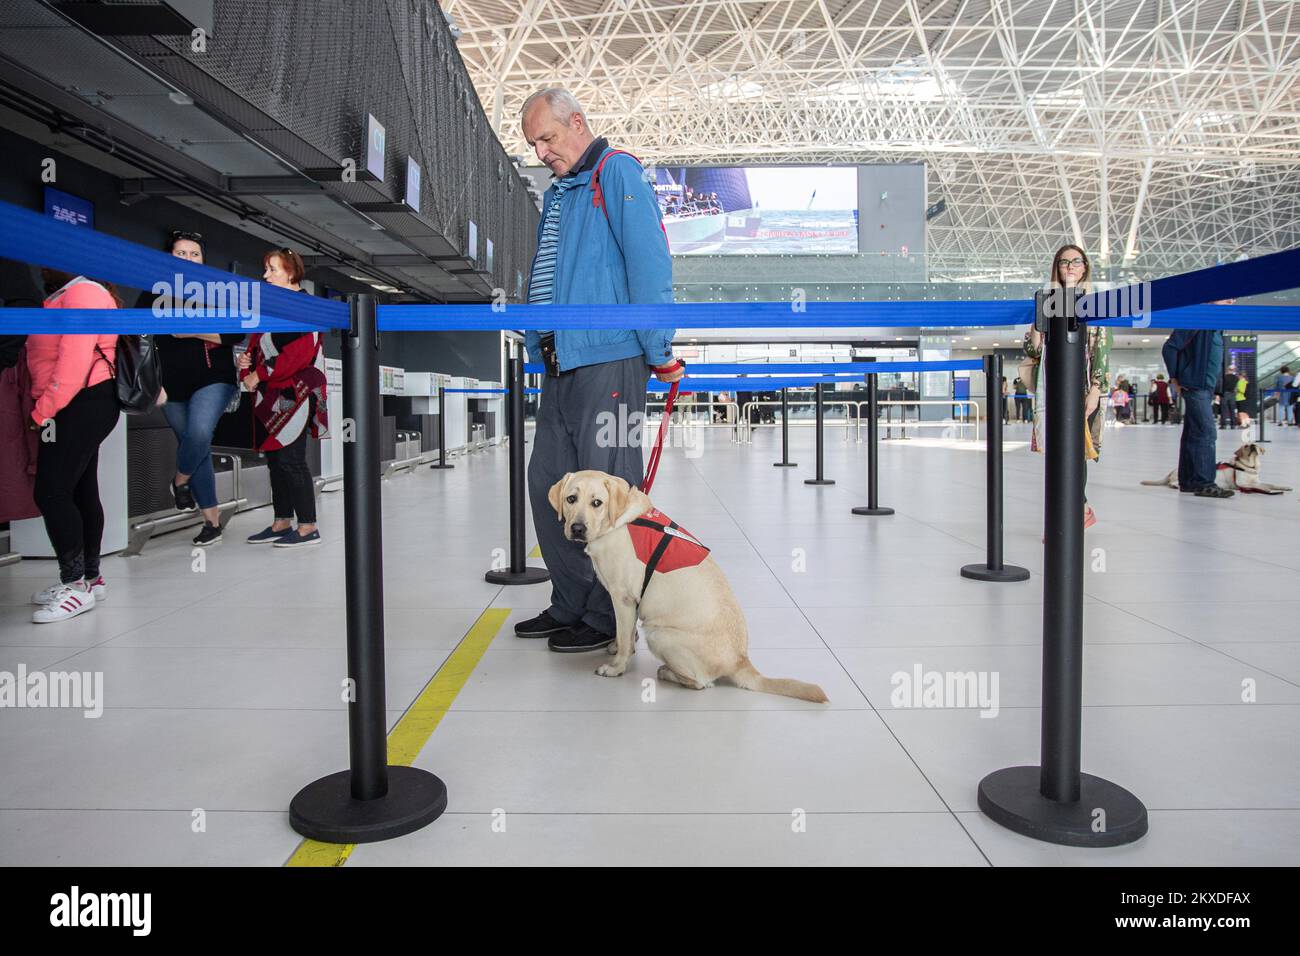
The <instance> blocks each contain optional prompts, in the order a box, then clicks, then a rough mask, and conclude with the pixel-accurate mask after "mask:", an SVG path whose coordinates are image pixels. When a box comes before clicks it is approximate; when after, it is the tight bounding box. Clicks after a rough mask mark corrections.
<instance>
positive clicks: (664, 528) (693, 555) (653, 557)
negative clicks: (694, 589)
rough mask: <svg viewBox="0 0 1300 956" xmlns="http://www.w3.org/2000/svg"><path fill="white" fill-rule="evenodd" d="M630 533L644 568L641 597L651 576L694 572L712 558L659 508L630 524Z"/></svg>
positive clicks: (703, 547) (628, 528)
mask: <svg viewBox="0 0 1300 956" xmlns="http://www.w3.org/2000/svg"><path fill="white" fill-rule="evenodd" d="M627 530H628V532H629V533H630V534H631V535H632V547H633V548H634V549H635V550H636V557H637V560H638V561H640V562H641V563H642V564H644V565H645V580H644V581H643V582H642V584H641V593H642V594H645V589H646V587H647V586H649V584H650V578H651V576H652V575H654V574H667V573H668V572H670V571H676V570H678V569H680V568H693V567H695V566H696V565H697V564H699V563H700V562H702V561H703V560H704V559H705V558H707V557H708V556H709V549H708V548H706V547H705V546H704V545H702V544H700V542H699V541H698V540H697V539H696V538H695V536H694V535H692V534H691V533H690V532H689V531H687V530H686V529H685V528H681V527H678V525H677V522H675V521H673V520H672V519H671V518H669V517H668V516H667V515H666V514H664V513H663V512H662V511H660V510H659V509H658V508H652V509H651V510H650V511H647V512H646V513H645V514H643V515H641V517H639V518H634V519H632V520H631V521H629V522H628V524H627Z"/></svg>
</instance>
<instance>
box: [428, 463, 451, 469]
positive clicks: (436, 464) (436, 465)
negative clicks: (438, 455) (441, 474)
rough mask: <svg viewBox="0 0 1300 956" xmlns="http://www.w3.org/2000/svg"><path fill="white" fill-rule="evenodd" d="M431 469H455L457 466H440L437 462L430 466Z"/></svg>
mask: <svg viewBox="0 0 1300 956" xmlns="http://www.w3.org/2000/svg"><path fill="white" fill-rule="evenodd" d="M429 467H430V468H455V467H456V466H455V465H440V464H438V463H437V462H434V463H433V464H432V465H430V466H429Z"/></svg>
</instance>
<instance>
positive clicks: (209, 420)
mask: <svg viewBox="0 0 1300 956" xmlns="http://www.w3.org/2000/svg"><path fill="white" fill-rule="evenodd" d="M233 394H235V383H234V382H231V383H230V384H229V385H227V384H225V383H224V382H214V383H213V384H212V385H205V386H203V387H202V388H201V389H199V390H198V391H197V392H195V393H194V394H193V395H191V396H190V398H189V401H186V402H175V401H168V402H167V404H166V405H164V406H163V415H165V416H166V418H167V424H168V425H170V426H171V427H172V431H174V432H175V433H176V441H177V442H179V444H178V445H177V448H176V470H177V471H178V472H180V473H181V474H182V475H189V476H190V491H191V492H192V493H193V494H194V500H195V501H196V502H197V503H198V506H199V507H200V508H215V507H216V506H217V476H216V474H215V473H214V472H213V470H212V433H213V431H215V430H216V427H217V420H218V419H220V418H221V416H222V414H223V413H224V412H225V410H226V405H227V403H229V401H230V396H231V395H233Z"/></svg>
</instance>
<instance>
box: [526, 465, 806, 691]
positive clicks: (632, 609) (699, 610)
mask: <svg viewBox="0 0 1300 956" xmlns="http://www.w3.org/2000/svg"><path fill="white" fill-rule="evenodd" d="M549 500H550V503H551V506H552V507H553V508H554V509H555V513H556V514H557V515H558V516H559V519H560V520H561V521H563V522H564V536H565V537H566V538H568V539H569V540H570V541H577V542H581V543H584V544H586V546H587V548H586V551H587V554H588V555H589V556H590V557H591V563H592V565H593V566H594V567H595V569H596V577H597V578H598V579H599V580H600V583H601V584H603V585H604V586H605V589H606V590H607V591H609V596H610V599H611V600H612V601H613V604H614V617H615V620H616V621H617V625H618V626H617V631H618V633H617V635H616V636H615V640H614V643H613V644H611V645H610V646H609V653H611V654H613V655H614V659H613V660H612V661H610V662H609V663H607V664H602V665H601V666H600V667H598V668H596V673H597V674H600V675H601V676H602V677H618V676H619V675H621V674H622V673H623V671H624V670H626V668H627V661H628V658H629V657H630V656H631V655H632V653H633V652H634V650H635V646H634V644H635V641H636V624H637V619H638V618H640V620H641V623H642V625H643V626H644V629H645V637H646V643H647V644H648V645H649V646H650V650H651V651H652V652H653V653H654V655H655V657H657V658H659V659H660V660H661V661H663V662H664V665H663V666H662V667H660V668H659V679H660V680H670V681H673V682H675V683H678V684H681V685H683V686H685V687H691V688H694V689H696V690H703V689H704V688H705V687H709V686H712V684H713V682H714V681H716V680H718V679H719V678H726V679H728V680H730V681H731V682H732V683H733V684H735V685H736V686H737V687H743V688H745V689H746V690H757V691H763V692H765V693H769V694H781V695H784V696H786V697H797V698H799V699H800V700H809V701H813V702H814V703H819V704H824V703H826V702H827V697H826V694H825V692H824V691H823V690H822V689H821V688H820V687H818V686H817V685H816V684H808V683H805V682H804V681H799V680H790V679H788V678H772V677H764V676H763V675H762V674H760V673H759V672H758V671H757V670H756V669H755V668H754V665H753V664H751V663H750V661H749V656H748V653H749V632H748V631H747V630H746V628H745V615H744V614H743V613H742V612H741V610H740V605H739V604H737V603H736V597H735V595H734V594H733V593H732V591H731V586H730V585H729V584H728V583H727V579H726V577H725V576H724V575H723V573H722V569H721V568H720V567H718V564H717V562H716V561H714V560H713V557H712V556H711V555H709V554H707V549H705V548H703V547H702V546H700V545H699V544H698V543H697V542H695V540H694V539H693V538H691V537H690V535H689V534H686V533H684V532H682V531H681V530H680V529H676V527H675V526H671V527H668V528H667V529H666V530H656V527H652V526H654V525H655V524H656V522H659V523H660V524H663V525H668V524H669V522H668V520H667V518H666V516H664V515H662V514H661V513H660V512H657V511H655V510H654V505H652V504H651V503H650V499H649V498H648V497H647V496H646V495H645V494H643V493H642V492H641V490H640V489H638V488H633V487H631V486H630V485H629V484H628V483H627V482H626V481H624V480H623V479H622V478H615V477H614V476H612V475H607V474H605V472H603V471H577V472H570V473H569V474H567V475H565V476H564V477H563V478H561V479H560V480H559V481H557V482H556V483H555V484H554V485H553V486H552V487H551V490H550V494H549ZM648 516H653V517H648ZM634 529H636V530H638V533H639V534H641V535H642V537H641V538H640V539H637V538H634V535H633V530H634ZM647 532H648V534H649V536H650V537H652V538H654V540H655V542H657V544H655V543H649V544H648V543H647V540H646V538H645V534H646V533H647ZM660 545H662V547H660ZM670 546H672V547H674V548H676V549H677V550H678V551H680V552H681V553H673V554H672V555H670V553H669V550H668V549H669V547H670ZM650 548H654V549H655V550H660V552H661V556H666V555H670V556H669V557H668V560H667V561H666V562H664V564H663V565H662V566H660V573H654V574H648V573H647V571H646V566H647V561H646V560H643V557H642V556H643V555H645V554H646V553H647V552H648V549H650ZM665 567H666V568H670V569H671V570H663V568H665Z"/></svg>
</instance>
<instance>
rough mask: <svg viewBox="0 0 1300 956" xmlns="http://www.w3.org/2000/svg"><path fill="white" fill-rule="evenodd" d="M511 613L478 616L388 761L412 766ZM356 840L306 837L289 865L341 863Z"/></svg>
mask: <svg viewBox="0 0 1300 956" xmlns="http://www.w3.org/2000/svg"><path fill="white" fill-rule="evenodd" d="M509 616H510V608H508V607H492V608H488V609H487V610H486V611H484V612H483V613H482V614H480V615H479V619H478V620H477V621H475V622H474V626H473V627H471V628H470V629H469V633H468V634H466V635H465V639H464V640H462V641H461V642H460V644H459V645H458V646H457V647H456V649H455V650H454V651H452V653H451V656H450V657H448V658H447V659H446V660H445V661H443V664H442V666H441V667H439V668H438V673H436V674H434V675H433V677H432V679H430V681H429V683H427V684H425V685H424V690H422V691H421V692H420V696H419V697H417V698H416V699H415V703H414V704H412V705H411V706H410V708H409V709H408V710H407V711H406V713H405V714H403V715H402V719H401V720H399V721H398V722H397V726H396V727H394V728H393V729H392V730H391V731H389V733H388V762H389V764H391V765H396V766H400V767H409V766H410V765H411V764H412V763H414V762H415V758H416V757H417V756H419V754H420V751H421V750H423V749H424V745H425V744H427V743H428V742H429V738H430V737H432V736H433V732H434V731H435V730H436V729H437V728H438V724H440V723H441V722H442V718H443V716H444V715H445V714H446V713H447V710H448V709H449V708H450V707H451V703H452V701H454V700H455V699H456V695H457V694H459V693H460V691H461V688H463V687H464V686H465V682H466V681H468V680H469V675H470V674H472V673H474V668H475V667H477V666H478V662H479V661H480V660H481V659H482V657H483V652H484V651H486V650H487V649H488V645H489V644H491V643H492V639H493V638H495V637H496V636H497V632H498V631H500V630H501V625H502V624H504V623H505V620H506V618H507V617H509ZM355 847H356V844H355V843H320V842H318V841H316V840H303V841H302V843H301V844H299V846H298V849H297V850H295V851H294V853H293V856H291V857H289V862H288V863H286V864H285V865H286V866H342V865H343V864H344V863H346V862H347V861H348V857H350V856H351V855H352V851H353V849H355Z"/></svg>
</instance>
